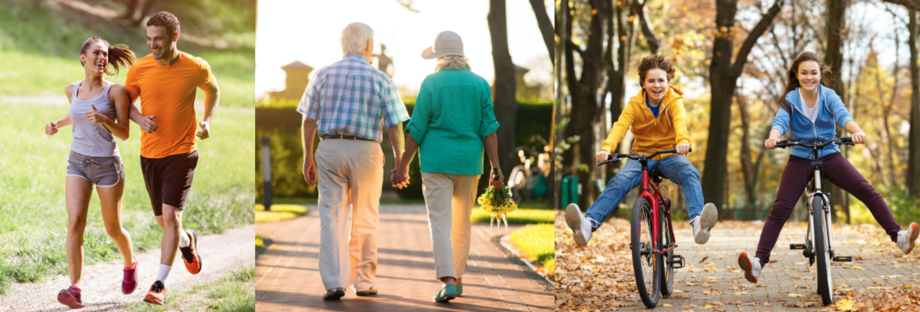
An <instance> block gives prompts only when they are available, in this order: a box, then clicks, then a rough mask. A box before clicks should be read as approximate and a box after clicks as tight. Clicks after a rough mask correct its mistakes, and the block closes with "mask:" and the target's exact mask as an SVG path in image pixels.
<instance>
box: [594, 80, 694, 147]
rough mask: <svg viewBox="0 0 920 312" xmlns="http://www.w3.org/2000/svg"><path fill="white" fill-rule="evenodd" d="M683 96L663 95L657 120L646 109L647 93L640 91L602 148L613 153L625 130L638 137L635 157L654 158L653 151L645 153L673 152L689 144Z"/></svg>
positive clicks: (673, 90)
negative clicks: (648, 156)
mask: <svg viewBox="0 0 920 312" xmlns="http://www.w3.org/2000/svg"><path fill="white" fill-rule="evenodd" d="M683 95H684V92H683V91H680V90H679V89H677V88H675V87H673V86H672V87H670V88H669V89H668V91H667V92H666V93H665V94H664V99H663V100H662V101H661V104H660V105H661V107H660V108H658V118H655V114H653V113H652V110H651V109H649V108H648V107H647V106H646V105H645V89H642V90H641V91H639V94H637V95H636V96H633V97H631V98H629V102H628V103H627V104H626V109H624V110H623V113H622V114H620V118H619V119H617V122H616V123H614V124H613V127H612V128H611V129H610V134H609V135H607V139H606V140H604V143H603V145H601V150H604V151H607V152H608V153H613V149H614V148H616V146H617V144H619V143H620V141H622V140H623V137H624V136H626V130H630V128H632V133H633V137H635V142H634V143H633V148H632V154H639V153H642V154H652V153H654V152H653V151H650V150H645V151H643V149H648V148H650V149H654V150H663V149H671V148H674V146H675V145H677V144H690V132H688V131H687V111H686V110H685V109H684V101H683ZM671 155H673V154H667V155H666V156H665V157H667V156H671Z"/></svg>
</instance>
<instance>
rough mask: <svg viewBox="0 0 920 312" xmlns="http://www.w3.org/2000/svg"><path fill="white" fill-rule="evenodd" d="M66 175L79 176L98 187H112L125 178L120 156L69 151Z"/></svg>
mask: <svg viewBox="0 0 920 312" xmlns="http://www.w3.org/2000/svg"><path fill="white" fill-rule="evenodd" d="M67 175H68V176H74V177H81V178H84V179H86V180H87V181H89V183H91V184H95V185H96V186H98V187H112V186H115V185H116V184H118V182H121V180H124V179H125V166H124V164H122V163H121V156H119V155H115V156H111V157H91V156H85V155H82V154H79V153H77V152H74V151H70V159H68V160H67Z"/></svg>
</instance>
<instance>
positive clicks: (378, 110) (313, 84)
mask: <svg viewBox="0 0 920 312" xmlns="http://www.w3.org/2000/svg"><path fill="white" fill-rule="evenodd" d="M297 111H298V112H300V113H301V114H304V115H305V116H306V117H307V118H310V119H314V120H316V121H317V123H316V128H317V131H319V132H320V136H322V135H323V134H341V135H355V136H359V137H362V138H366V139H370V140H374V141H377V142H381V141H383V128H384V127H386V128H389V127H392V126H395V125H397V124H399V123H401V122H404V121H406V120H409V113H408V112H407V111H406V105H405V104H404V103H403V101H402V97H400V96H399V92H398V91H397V90H396V85H395V84H394V83H393V80H390V77H387V76H386V75H385V74H384V73H383V72H381V71H380V70H377V69H376V68H374V67H372V66H371V65H370V64H368V63H367V58H365V57H364V56H363V55H359V54H345V56H343V57H342V60H341V61H338V62H335V63H333V64H332V65H329V66H326V67H323V68H322V69H320V70H319V71H317V72H316V74H315V75H314V78H313V79H311V80H310V84H309V85H308V86H307V90H306V91H304V93H303V98H302V99H301V100H300V106H298V107H297ZM381 125H382V126H383V127H381Z"/></svg>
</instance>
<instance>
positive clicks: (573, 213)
mask: <svg viewBox="0 0 920 312" xmlns="http://www.w3.org/2000/svg"><path fill="white" fill-rule="evenodd" d="M592 221H593V220H592ZM565 223H566V224H568V226H569V228H571V229H572V238H573V239H574V240H575V245H578V246H587V245H588V242H589V241H591V222H589V221H588V219H585V216H584V215H583V214H581V210H580V209H578V205H576V204H569V205H568V206H567V207H565Z"/></svg>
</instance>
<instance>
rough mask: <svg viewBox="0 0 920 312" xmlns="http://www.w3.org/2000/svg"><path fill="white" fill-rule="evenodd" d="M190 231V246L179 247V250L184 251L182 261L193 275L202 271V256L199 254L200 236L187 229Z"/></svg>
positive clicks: (187, 231)
mask: <svg viewBox="0 0 920 312" xmlns="http://www.w3.org/2000/svg"><path fill="white" fill-rule="evenodd" d="M185 232H186V233H188V238H189V240H191V242H189V244H188V247H179V251H181V252H182V259H184V260H185V261H182V263H185V268H186V269H187V270H188V272H189V273H192V275H195V274H198V272H201V257H199V256H198V237H197V236H195V232H192V231H190V230H185Z"/></svg>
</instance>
